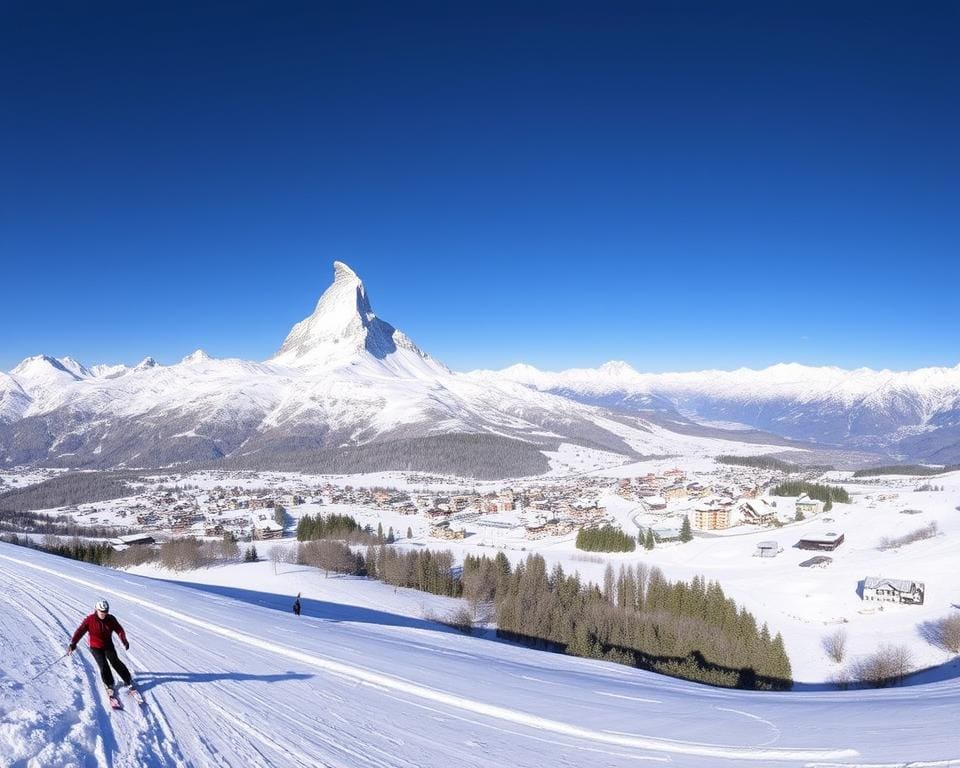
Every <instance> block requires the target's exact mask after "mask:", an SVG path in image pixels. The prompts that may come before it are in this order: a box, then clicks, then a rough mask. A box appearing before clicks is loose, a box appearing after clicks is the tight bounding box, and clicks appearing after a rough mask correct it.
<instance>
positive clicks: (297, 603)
mask: <svg viewBox="0 0 960 768" xmlns="http://www.w3.org/2000/svg"><path fill="white" fill-rule="evenodd" d="M293 612H294V613H295V614H297V616H299V615H300V593H299V592H297V599H296V600H294V601H293Z"/></svg>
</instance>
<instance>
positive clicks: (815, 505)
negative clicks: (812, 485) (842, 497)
mask: <svg viewBox="0 0 960 768" xmlns="http://www.w3.org/2000/svg"><path fill="white" fill-rule="evenodd" d="M795 508H796V511H797V512H802V513H803V515H804V516H806V515H819V514H820V513H821V512H822V511H823V502H822V501H817V500H816V499H811V498H810V497H809V496H807V494H803V496H801V497H800V498H799V499H797V503H796V507H795Z"/></svg>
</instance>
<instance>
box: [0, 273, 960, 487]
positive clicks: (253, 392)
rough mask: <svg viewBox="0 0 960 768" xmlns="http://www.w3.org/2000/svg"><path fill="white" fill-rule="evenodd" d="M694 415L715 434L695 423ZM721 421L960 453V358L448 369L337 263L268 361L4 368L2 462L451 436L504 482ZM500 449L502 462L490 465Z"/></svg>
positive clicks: (435, 446)
mask: <svg viewBox="0 0 960 768" xmlns="http://www.w3.org/2000/svg"><path fill="white" fill-rule="evenodd" d="M604 409H613V410H615V411H616V412H617V413H619V414H621V415H620V416H617V415H615V414H614V413H613V412H612V411H608V410H604ZM624 412H628V413H632V414H634V416H632V417H630V418H627V419H625V418H624V417H623V416H622V414H623V413H624ZM638 416H639V418H638ZM643 417H646V418H643ZM704 423H706V424H707V425H709V426H710V427H711V428H710V430H702V431H700V432H698V431H697V430H696V428H695V427H697V426H698V425H703V424H704ZM718 424H719V425H720V426H729V425H731V424H732V425H734V426H735V425H746V426H749V427H751V428H753V429H754V430H761V432H760V433H756V432H754V433H752V434H751V435H750V438H749V440H747V439H744V440H743V442H754V443H757V442H760V443H763V442H764V434H765V433H768V434H769V433H772V434H773V435H779V436H782V437H785V438H790V439H794V440H801V441H815V442H816V443H818V444H820V445H826V446H844V447H847V448H856V449H864V448H867V449H877V448H880V449H883V450H884V451H886V452H887V453H889V454H890V455H892V456H895V457H902V458H907V459H911V460H917V459H919V460H929V461H940V462H943V463H950V462H954V461H957V460H958V459H960V449H958V445H960V366H958V367H957V368H954V369H942V368H941V369H923V370H920V371H913V372H908V373H894V372H890V371H870V370H868V369H860V370H858V371H843V370H841V369H839V368H809V367H805V366H799V365H795V364H791V365H778V366H773V367H771V368H768V369H765V370H762V371H752V370H749V369H740V370H737V371H706V372H701V373H679V374H641V373H638V372H637V371H635V370H634V369H633V368H631V367H630V366H629V365H627V364H626V363H622V362H611V363H608V364H606V365H604V366H602V367H601V368H599V369H575V370H570V371H564V372H562V373H548V372H543V371H538V370H537V369H535V368H532V367H530V366H525V365H519V366H514V367H512V368H508V369H506V370H504V371H499V372H492V371H475V372H472V373H468V374H462V373H455V372H452V371H450V370H449V369H448V368H446V366H444V365H443V364H442V363H440V362H438V361H436V360H434V359H433V358H432V357H431V356H430V355H428V354H427V353H426V352H424V351H423V350H421V349H420V348H419V347H417V346H416V345H415V344H414V343H413V342H412V341H411V340H410V339H409V338H408V337H407V336H406V335H405V334H403V333H402V332H401V331H399V330H397V329H396V328H394V327H393V326H392V325H390V324H389V323H387V322H385V321H383V320H381V319H380V318H378V317H377V316H376V314H375V313H374V312H373V309H372V306H371V304H370V300H369V297H368V295H367V292H366V289H365V287H364V285H363V283H362V281H361V280H360V278H359V277H358V276H357V275H356V273H354V272H353V270H351V269H350V268H349V267H348V266H347V265H346V264H343V263H342V262H335V264H334V280H333V283H332V284H331V285H330V287H329V288H328V289H327V290H326V291H325V292H324V293H323V295H322V296H321V297H320V300H319V301H318V303H317V305H316V307H315V308H314V311H313V312H312V313H311V315H310V316H308V317H307V318H305V319H304V320H302V321H301V322H299V323H297V324H296V325H295V326H294V327H293V328H292V329H291V331H290V333H289V334H288V336H287V338H286V339H285V340H284V341H283V343H282V344H281V346H280V348H279V349H278V351H277V353H276V354H275V355H274V356H273V357H271V358H270V359H269V360H267V361H265V362H263V363H257V362H251V361H244V360H237V359H221V360H218V359H214V358H211V357H210V356H209V355H207V354H206V353H204V352H202V351H201V350H197V351H196V352H194V353H193V354H191V355H188V356H187V357H185V358H184V359H183V360H181V361H180V362H179V363H176V364H174V365H160V364H158V363H157V362H156V361H155V360H154V359H153V358H151V357H147V358H145V359H144V360H143V361H142V362H141V363H140V364H138V365H137V366H135V367H132V368H130V367H127V366H122V365H121V366H108V365H96V366H90V367H87V366H85V365H83V364H82V363H80V362H78V361H77V360H74V359H73V358H61V359H57V358H52V357H49V356H44V355H38V356H35V357H32V358H27V359H26V360H24V361H23V362H22V363H20V364H19V365H18V366H17V367H16V368H14V369H13V371H11V373H10V374H2V375H0V465H6V466H12V465H20V464H37V463H41V464H54V465H61V466H75V467H124V466H126V467H132V466H137V467H141V466H143V467H156V466H167V465H171V464H186V463H192V464H196V463H198V462H199V463H204V462H206V463H209V462H228V463H232V464H234V465H237V466H245V467H251V468H296V469H317V470H322V469H323V467H333V466H336V467H342V466H348V467H351V468H352V470H359V469H361V468H363V469H381V468H419V469H425V470H430V469H435V468H437V467H440V466H442V467H443V468H444V470H445V471H450V470H451V469H452V467H451V463H450V461H449V458H450V457H449V454H450V453H451V452H456V442H455V441H454V442H453V443H451V439H450V436H451V435H486V436H488V437H489V439H485V440H477V439H472V438H471V439H469V440H463V441H462V444H463V446H464V448H463V455H462V457H461V459H460V462H461V464H462V465H463V466H462V469H463V470H464V473H465V474H469V473H470V471H471V467H470V464H471V462H472V463H480V464H485V466H486V468H485V469H483V470H477V471H481V472H484V473H487V474H491V473H492V474H494V475H496V474H500V475H502V476H506V475H509V474H530V473H534V472H539V471H544V470H545V469H546V460H545V458H544V456H543V453H542V451H543V450H544V449H552V448H556V447H557V445H558V444H559V443H560V442H575V443H579V444H581V445H586V446H590V447H596V448H600V449H603V450H606V451H611V452H614V453H618V454H620V455H622V456H626V457H629V456H635V455H637V454H638V453H640V454H663V453H678V452H682V450H684V446H686V447H689V446H690V444H691V442H690V441H691V440H693V442H696V440H697V438H709V439H711V440H714V439H715V438H726V439H731V440H736V439H737V433H736V432H729V433H724V432H722V431H718V430H717V429H715V427H716V426H717V425H718ZM441 437H442V438H443V440H440V438H441ZM431 441H433V442H432V444H431ZM498 441H500V446H499V448H500V450H499V453H500V454H501V458H500V459H497V460H496V461H493V462H492V463H490V462H487V461H486V460H487V458H488V457H489V454H491V453H494V454H495V453H497V451H498V448H497V447H496V444H497V442H498ZM714 442H715V443H716V445H715V451H714V452H717V453H719V452H724V451H723V444H722V442H721V441H720V440H714ZM778 442H779V441H778V440H775V439H773V438H772V437H771V439H770V440H769V442H768V443H766V444H767V445H776V444H777V443H778ZM375 444H379V445H383V444H391V445H392V446H393V448H392V449H390V450H382V449H377V450H373V449H372V448H370V446H372V445H375ZM441 445H442V446H443V447H442V449H441V447H440V446H441ZM698 445H699V446H700V447H701V448H702V447H703V445H704V443H703V440H700V442H699V443H698ZM360 449H362V450H360ZM391 450H392V451H393V454H394V456H395V458H394V459H391V458H390V454H391ZM756 450H760V448H759V447H758V448H757V449H756ZM506 456H510V457H513V458H511V459H510V460H509V461H508V460H507V459H505V458H503V457H506ZM358 457H364V458H362V460H361V458H358ZM318 462H319V464H318ZM365 462H367V463H365ZM391 462H393V466H389V465H390V464H391ZM511 462H512V463H511ZM320 464H322V465H323V466H320ZM517 464H522V465H523V466H522V467H518V466H516V465H517Z"/></svg>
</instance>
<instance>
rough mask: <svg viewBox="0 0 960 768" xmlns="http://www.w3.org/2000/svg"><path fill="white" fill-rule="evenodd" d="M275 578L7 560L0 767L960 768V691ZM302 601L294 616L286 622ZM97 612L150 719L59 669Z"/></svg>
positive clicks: (4, 554)
mask: <svg viewBox="0 0 960 768" xmlns="http://www.w3.org/2000/svg"><path fill="white" fill-rule="evenodd" d="M280 568H281V570H280V573H279V574H277V575H274V573H273V569H274V566H273V564H271V563H263V562H261V563H255V564H238V565H234V566H228V567H223V568H216V569H210V570H208V571H201V572H194V573H188V574H182V575H181V576H180V578H181V579H183V582H182V583H178V582H175V581H160V580H157V579H155V578H153V579H151V578H145V577H144V576H142V575H138V574H132V573H124V572H116V571H111V570H107V569H101V568H97V567H95V566H90V565H86V564H83V563H78V562H74V561H70V560H64V559H60V558H55V557H53V556H49V555H45V554H43V553H40V552H34V551H30V550H24V549H20V548H16V547H10V546H8V545H0V585H2V586H0V601H2V603H3V604H4V605H5V607H6V610H4V611H2V612H0V644H2V647H4V648H7V649H10V648H16V649H17V652H16V653H11V652H9V651H8V652H5V653H4V654H3V656H2V657H0V658H2V673H3V678H2V682H0V764H4V765H8V764H9V765H23V766H43V767H44V768H47V767H48V766H49V767H53V766H70V765H92V764H97V765H110V766H116V767H117V768H120V767H121V766H187V765H213V764H216V765H227V766H232V765H237V766H239V765H251V764H252V765H263V766H298V765H303V766H315V765H336V766H418V767H421V768H429V767H430V766H444V768H446V766H448V765H450V764H451V763H456V764H458V765H467V766H493V765H523V766H555V765H566V766H575V765H604V766H627V765H630V766H633V765H636V764H638V761H639V762H640V763H641V764H643V763H646V762H653V763H667V764H670V765H678V766H711V768H712V767H713V766H718V765H730V766H737V765H744V764H751V765H811V764H815V765H822V766H823V765H856V766H865V765H875V764H877V763H893V764H900V763H902V762H904V761H907V760H912V761H926V762H924V763H920V762H916V763H915V764H930V765H933V764H936V765H949V764H953V763H951V762H946V761H957V760H958V758H960V747H958V746H957V745H956V743H955V739H954V738H953V725H954V712H955V708H956V706H957V704H958V694H960V691H958V685H957V683H956V680H955V679H949V680H943V681H940V682H936V683H928V684H924V685H920V686H916V687H907V688H902V689H891V690H880V691H846V692H843V691H830V692H824V691H819V692H801V693H797V692H792V693H779V694H770V693H754V692H743V691H730V690H722V689H714V688H708V687H704V686H698V685H695V684H693V683H687V682H684V681H680V680H674V679H670V678H664V677H660V676H657V675H654V674H651V673H646V672H642V671H639V670H633V669H629V668H626V667H622V666H618V665H613V664H606V663H602V662H596V661H591V660H584V659H576V658H572V657H566V656H562V655H559V654H551V653H546V652H542V651H535V650H531V649H527V648H522V647H518V646H514V645H511V644H507V643H502V642H498V641H495V640H493V639H491V638H490V637H488V636H483V637H474V636H466V635H462V634H460V633H458V632H455V631H452V630H450V629H448V628H446V627H444V626H442V625H439V624H436V623H434V622H432V621H430V620H427V619H425V618H423V614H424V612H434V613H437V614H442V612H443V611H444V610H446V609H448V608H449V607H450V606H452V605H453V604H455V603H456V601H453V600H450V599H446V598H437V597H433V596H429V595H425V594H421V593H413V592H409V591H407V590H393V589H392V588H390V587H386V586H384V585H381V584H377V583H375V582H370V581H367V580H363V579H350V578H330V579H324V578H323V576H322V575H321V574H319V573H317V572H315V571H312V570H310V569H304V568H301V567H294V566H281V567H280ZM154 575H165V576H167V577H168V578H169V576H170V574H154ZM297 592H302V593H303V597H302V598H301V601H302V604H303V615H302V616H301V617H299V618H297V617H295V616H293V614H292V613H291V612H290V608H291V604H292V600H293V596H294V595H295V594H296V593H297ZM101 596H105V597H107V598H108V599H109V600H110V603H111V608H112V610H113V612H114V614H115V615H116V616H117V617H118V619H119V620H120V621H121V623H122V624H123V625H124V627H125V629H126V630H127V634H128V637H129V639H130V642H131V649H130V652H129V653H128V654H125V656H126V659H127V661H128V663H129V664H130V666H131V668H132V669H133V670H134V672H135V676H136V678H137V679H138V681H139V684H140V687H141V690H142V691H143V694H144V697H145V699H146V702H147V703H146V706H145V707H144V708H143V709H142V710H141V709H139V708H137V707H135V706H134V705H133V703H132V702H129V701H127V702H126V704H125V707H126V708H125V710H124V711H122V712H112V711H110V710H109V709H108V708H107V706H106V703H105V701H104V697H103V696H102V694H101V693H100V691H99V690H98V683H97V678H96V674H95V670H94V668H93V665H92V664H91V662H90V660H89V657H88V656H87V654H86V652H85V651H84V652H80V653H78V654H76V655H75V656H73V657H70V658H67V659H64V660H62V661H59V662H56V659H57V657H58V656H60V655H61V653H62V652H63V650H64V648H65V644H66V642H67V641H68V638H69V635H70V633H71V632H72V630H73V628H74V627H75V626H76V625H77V624H78V623H79V621H80V620H81V618H82V617H83V616H84V615H86V613H88V612H89V610H90V606H91V605H92V604H93V602H94V601H95V600H96V599H97V598H99V597H101ZM50 664H53V666H52V667H51V669H50V670H49V671H47V672H45V673H44V669H45V668H46V667H47V665H50ZM37 675H40V676H39V677H38V678H37V679H36V680H35V681H33V682H31V681H30V678H31V677H34V676H37ZM935 761H938V762H935Z"/></svg>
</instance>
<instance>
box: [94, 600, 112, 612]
mask: <svg viewBox="0 0 960 768" xmlns="http://www.w3.org/2000/svg"><path fill="white" fill-rule="evenodd" d="M96 609H97V610H98V611H103V612H104V613H108V612H109V611H110V603H108V602H107V601H106V600H97V605H96Z"/></svg>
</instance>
